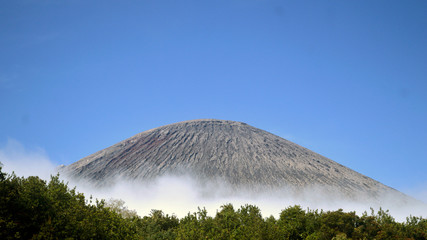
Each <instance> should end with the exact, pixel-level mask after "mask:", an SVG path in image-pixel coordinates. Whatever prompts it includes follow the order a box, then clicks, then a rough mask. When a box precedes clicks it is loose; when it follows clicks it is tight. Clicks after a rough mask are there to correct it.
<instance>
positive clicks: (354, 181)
mask: <svg viewBox="0 0 427 240" xmlns="http://www.w3.org/2000/svg"><path fill="white" fill-rule="evenodd" d="M62 171H63V172H65V173H67V174H68V175H71V176H72V177H73V178H77V179H84V180H88V181H90V182H92V183H94V184H96V185H98V186H105V185H110V184H112V183H114V182H115V181H116V180H117V179H127V180H131V181H136V182H139V181H140V182H149V181H153V180H155V179H156V178H158V177H160V176H165V175H174V176H181V175H185V176H190V177H192V178H194V179H195V180H196V181H197V182H198V183H200V184H206V183H217V182H221V183H222V184H224V185H227V186H230V187H231V188H233V189H252V190H254V191H259V190H267V189H268V190H275V189H291V190H292V191H298V190H301V189H307V188H310V187H321V188H322V189H326V190H327V191H328V192H330V193H340V194H342V195H344V196H346V197H348V198H351V199H354V198H357V197H358V196H359V197H360V196H363V198H365V196H368V197H369V198H372V199H379V198H381V197H382V196H384V195H390V194H391V195H393V196H399V197H402V196H404V195H403V194H402V193H400V192H398V191H396V190H394V189H392V188H390V187H387V186H385V185H383V184H381V183H379V182H377V181H375V180H373V179H371V178H369V177H367V176H364V175H362V174H360V173H358V172H356V171H353V170H351V169H349V168H347V167H345V166H343V165H341V164H339V163H337V162H334V161H332V160H330V159H328V158H326V157H324V156H321V155H319V154H317V153H315V152H313V151H310V150H309V149H307V148H304V147H301V146H299V145H297V144H295V143H292V142H290V141H288V140H285V139H283V138H281V137H279V136H276V135H274V134H271V133H269V132H266V131H264V130H261V129H258V128H255V127H252V126H249V125H247V124H245V123H242V122H235V121H225V120H214V119H202V120H192V121H185V122H179V123H174V124H170V125H166V126H162V127H158V128H155V129H151V130H148V131H145V132H142V133H139V134H137V135H135V136H133V137H131V138H128V139H126V140H123V141H121V142H119V143H117V144H115V145H113V146H111V147H108V148H106V149H104V150H101V151H98V152H96V153H94V154H92V155H90V156H88V157H85V158H83V159H81V160H79V161H77V162H75V163H73V164H71V165H69V166H66V167H64V168H63V169H62Z"/></svg>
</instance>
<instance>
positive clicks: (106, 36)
mask: <svg viewBox="0 0 427 240" xmlns="http://www.w3.org/2000/svg"><path fill="white" fill-rule="evenodd" d="M198 118H218V119H226V120H235V121H242V122H246V123H248V124H250V125H252V126H255V127H258V128H261V129H264V130H267V131H270V132H272V133H274V134H276V135H279V136H281V137H284V138H287V139H289V140H291V141H293V142H296V143H298V144H300V145H302V146H304V147H307V148H309V149H311V150H313V151H315V152H318V153H320V154H322V155H324V156H326V157H329V158H331V159H332V160H335V161H337V162H339V163H341V164H343V165H345V166H348V167H350V168H352V169H354V170H356V171H358V172H360V173H362V174H365V175H367V176H369V177H372V178H374V179H376V180H378V181H380V182H382V183H384V184H386V185H389V186H391V187H394V188H397V189H398V190H401V191H406V192H408V191H415V190H414V189H417V191H418V190H424V191H426V188H427V177H426V172H427V1H424V0H420V1H416V0H415V1H390V0H387V1H385V0H384V1H282V0H281V1H268V0H244V1H240V0H231V1H230V0H227V1H222V0H215V1H213V0H212V1H182V0H181V1H163V0H160V1H130V0H125V1H120V3H119V2H117V1H106V0H103V1H87V0H64V1H56V0H55V1H54V0H40V1H36V0H22V1H6V0H4V1H0V147H2V146H5V144H6V143H7V141H8V139H15V140H17V141H19V142H20V143H21V144H23V145H24V146H25V147H26V148H29V149H31V148H42V149H44V150H45V151H46V153H47V154H48V155H49V157H50V159H51V160H52V161H53V162H54V163H55V164H70V163H72V162H74V161H77V160H79V159H80V158H82V157H85V156H87V155H89V154H91V153H94V152H96V151H98V150H101V149H103V148H105V147H108V146H110V145H112V144H114V143H116V142H118V141H120V140H123V139H126V138H128V137H130V136H132V135H134V134H136V133H139V132H141V131H145V130H148V129H151V128H154V127H158V126H162V125H165V124H169V123H174V122H178V121H183V120H190V119H198Z"/></svg>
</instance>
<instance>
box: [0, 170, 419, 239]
mask: <svg viewBox="0 0 427 240" xmlns="http://www.w3.org/2000/svg"><path fill="white" fill-rule="evenodd" d="M426 237H427V220H426V219H424V218H422V217H415V216H409V217H407V220H406V222H403V223H400V222H396V221H395V220H394V218H393V217H392V216H391V215H390V214H389V212H388V211H384V210H382V209H380V210H379V211H377V212H374V210H372V212H371V213H369V214H368V213H366V212H365V213H363V214H362V215H360V216H359V215H357V214H356V213H355V212H344V211H343V210H342V209H338V210H336V211H322V210H320V211H319V210H310V209H307V210H304V209H302V208H301V207H300V206H298V205H295V206H289V207H287V208H285V209H283V210H282V211H281V213H280V216H279V217H278V218H275V217H273V216H269V217H263V216H262V214H261V211H260V209H259V208H258V207H257V206H254V205H244V206H241V207H240V208H238V209H236V208H235V207H234V206H233V205H232V204H225V205H223V206H221V208H220V209H219V210H217V212H216V214H214V215H213V216H210V215H208V213H207V211H206V209H204V208H199V209H198V211H197V212H194V213H188V214H187V216H185V217H183V218H178V217H176V216H174V215H168V214H165V213H164V212H163V211H161V210H152V211H151V213H150V214H149V215H148V216H143V217H141V216H138V215H137V214H136V212H135V211H132V210H129V209H127V208H126V207H125V205H124V202H123V201H122V200H111V201H108V202H106V201H105V200H94V199H92V197H89V199H88V198H86V197H85V196H84V195H83V194H82V193H78V192H77V191H76V189H75V188H70V187H69V186H68V185H67V183H65V182H64V181H62V180H60V178H59V175H56V176H52V177H51V179H50V181H45V180H42V179H40V178H39V177H37V176H30V177H27V178H24V177H18V176H16V175H15V174H14V173H11V174H8V173H5V172H3V171H2V168H1V165H0V239H328V240H329V239H426Z"/></svg>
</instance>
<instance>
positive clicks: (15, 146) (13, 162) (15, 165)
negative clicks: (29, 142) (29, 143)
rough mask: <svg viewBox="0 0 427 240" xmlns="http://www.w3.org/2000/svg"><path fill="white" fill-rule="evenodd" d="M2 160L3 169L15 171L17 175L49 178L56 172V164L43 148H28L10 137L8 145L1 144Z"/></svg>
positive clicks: (0, 158) (0, 153)
mask: <svg viewBox="0 0 427 240" xmlns="http://www.w3.org/2000/svg"><path fill="white" fill-rule="evenodd" d="M0 162H1V163H2V164H3V171H5V172H8V173H11V172H12V171H13V172H15V174H16V175H17V176H24V177H28V176H39V177H40V178H42V179H45V180H48V179H49V178H50V175H51V174H54V172H55V165H54V164H52V162H51V161H50V159H49V157H48V156H47V154H46V152H45V151H44V150H43V149H41V148H34V149H26V148H25V147H24V146H23V145H22V144H21V143H19V142H18V141H16V140H14V139H8V140H7V143H6V145H5V146H1V148H0Z"/></svg>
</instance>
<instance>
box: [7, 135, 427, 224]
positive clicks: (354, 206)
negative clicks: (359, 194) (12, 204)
mask: <svg viewBox="0 0 427 240" xmlns="http://www.w3.org/2000/svg"><path fill="white" fill-rule="evenodd" d="M0 162H2V163H3V171H4V172H8V173H11V172H12V171H15V173H16V174H17V175H18V176H25V177H27V176H30V175H37V176H40V177H41V178H43V179H48V178H49V175H50V174H56V171H55V165H54V164H52V162H51V161H50V160H49V158H48V156H47V154H46V153H45V152H44V151H43V150H41V149H33V150H27V149H25V148H24V147H23V146H22V145H21V144H20V143H19V142H17V141H15V140H9V141H8V143H7V144H6V145H5V146H4V147H2V148H0ZM61 178H63V179H66V178H65V176H61ZM67 181H69V186H70V187H74V186H77V191H79V192H83V193H84V194H85V196H87V197H89V196H90V195H92V196H93V197H95V198H102V199H106V200H108V199H111V198H113V199H122V200H124V201H125V203H126V205H127V207H128V208H129V209H131V210H133V209H134V210H136V211H137V213H138V214H139V215H140V216H145V215H148V214H149V213H150V211H151V210H152V209H158V210H162V211H163V212H165V213H167V214H175V215H176V216H178V217H183V216H185V215H186V214H188V213H189V212H191V213H192V212H195V211H197V209H198V207H205V208H206V209H207V210H208V213H209V214H210V215H212V216H213V215H214V214H215V213H216V211H217V210H218V209H219V208H220V206H221V205H224V204H227V203H232V204H233V205H234V206H235V207H236V208H238V207H240V206H241V205H245V204H253V205H256V206H258V207H259V208H260V209H261V211H262V214H263V216H264V217H267V216H270V215H273V216H275V217H278V216H279V214H280V212H281V210H283V209H285V208H286V207H288V206H292V205H296V204H297V205H300V206H302V207H303V208H305V209H306V208H310V209H323V210H337V209H339V208H342V209H343V210H344V211H356V212H357V213H358V214H362V213H363V212H364V211H367V212H368V213H370V208H371V207H373V208H374V209H375V210H378V209H379V207H380V204H378V203H373V202H364V203H362V202H354V201H350V200H348V199H345V198H342V197H340V195H339V194H331V193H330V192H329V193H328V194H326V193H325V192H326V191H324V189H322V188H321V187H312V188H307V189H304V190H303V191H300V192H299V194H298V195H295V194H293V193H292V191H287V190H280V191H277V190H276V191H264V192H262V193H253V192H250V191H245V190H239V191H236V190H235V189H231V188H228V187H227V185H225V184H219V183H218V182H215V183H213V184H207V185H203V186H201V185H200V184H198V183H197V182H196V181H195V180H194V179H192V178H190V177H188V176H180V177H177V176H163V177H160V178H158V179H157V180H156V181H153V182H149V183H140V182H132V181H126V180H120V181H117V182H116V184H114V185H112V186H109V187H108V188H107V187H103V188H99V187H94V186H93V185H90V184H89V183H84V182H82V181H79V182H76V181H73V180H72V179H67ZM393 198H394V196H393V197H388V196H385V197H384V199H382V201H381V202H382V204H381V206H382V208H383V209H389V210H390V214H391V215H392V216H393V217H395V219H396V220H398V221H405V218H406V217H408V216H409V215H413V216H423V217H426V216H427V205H426V204H422V203H420V204H418V205H414V204H411V205H409V204H406V205H402V204H401V203H398V201H396V199H393ZM421 200H424V201H425V200H427V199H421Z"/></svg>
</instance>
